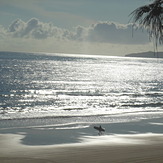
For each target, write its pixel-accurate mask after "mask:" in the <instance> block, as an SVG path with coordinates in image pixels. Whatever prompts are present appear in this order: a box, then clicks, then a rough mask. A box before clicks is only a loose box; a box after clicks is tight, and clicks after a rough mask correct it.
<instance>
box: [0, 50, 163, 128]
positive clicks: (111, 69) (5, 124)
mask: <svg viewBox="0 0 163 163" xmlns="http://www.w3.org/2000/svg"><path fill="white" fill-rule="evenodd" d="M162 117H163V59H160V58H156V59H149V58H133V57H132V58H130V57H111V56H109V57H107V56H90V55H70V54H48V53H16V52H0V128H12V127H13V128H14V127H26V126H27V127H28V126H41V125H56V126H57V125H62V124H71V123H116V122H130V121H139V120H141V119H150V118H162Z"/></svg>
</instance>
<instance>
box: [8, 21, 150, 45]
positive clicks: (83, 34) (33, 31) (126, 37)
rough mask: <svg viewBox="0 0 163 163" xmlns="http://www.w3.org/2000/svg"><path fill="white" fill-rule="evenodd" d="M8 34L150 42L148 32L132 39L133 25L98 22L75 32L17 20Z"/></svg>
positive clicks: (119, 41)
mask: <svg viewBox="0 0 163 163" xmlns="http://www.w3.org/2000/svg"><path fill="white" fill-rule="evenodd" d="M8 33H9V34H11V35H12V36H13V37H20V38H21V37H24V38H35V39H46V38H48V37H53V38H56V39H63V40H64V39H68V40H76V41H89V42H105V43H121V44H142V43H147V42H148V36H147V33H146V32H144V33H143V32H142V31H141V30H137V31H135V35H134V37H132V24H127V25H123V24H118V23H114V22H98V23H96V24H92V25H91V26H89V27H88V28H85V27H82V26H78V27H76V28H75V30H74V31H73V32H72V31H69V30H66V29H61V28H58V27H56V26H54V25H53V24H51V23H43V22H41V21H39V20H38V19H36V18H32V19H30V20H29V21H27V22H24V21H22V20H21V19H17V20H15V21H14V22H13V23H12V24H11V25H10V26H9V28H8Z"/></svg>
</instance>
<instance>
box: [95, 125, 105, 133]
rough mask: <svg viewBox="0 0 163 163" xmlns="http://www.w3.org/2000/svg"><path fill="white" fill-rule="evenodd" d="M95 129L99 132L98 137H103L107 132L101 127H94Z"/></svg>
mask: <svg viewBox="0 0 163 163" xmlns="http://www.w3.org/2000/svg"><path fill="white" fill-rule="evenodd" d="M94 129H96V130H98V131H99V133H98V135H102V133H103V132H105V128H103V127H101V125H100V126H99V127H98V126H94Z"/></svg>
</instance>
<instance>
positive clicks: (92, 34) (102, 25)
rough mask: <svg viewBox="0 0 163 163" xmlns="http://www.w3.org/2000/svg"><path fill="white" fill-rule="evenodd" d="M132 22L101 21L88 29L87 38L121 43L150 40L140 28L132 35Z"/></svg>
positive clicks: (137, 42)
mask: <svg viewBox="0 0 163 163" xmlns="http://www.w3.org/2000/svg"><path fill="white" fill-rule="evenodd" d="M132 31H133V26H132V24H127V25H123V24H118V23H114V22H99V23H96V24H93V25H92V26H91V27H90V28H89V30H88V36H87V39H88V40H89V41H91V42H92V41H95V42H109V43H120V44H142V43H143V44H144V43H147V42H148V36H147V33H146V32H144V33H143V32H142V30H140V29H138V30H137V31H135V35H134V37H132Z"/></svg>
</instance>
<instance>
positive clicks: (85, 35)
mask: <svg viewBox="0 0 163 163" xmlns="http://www.w3.org/2000/svg"><path fill="white" fill-rule="evenodd" d="M148 3H150V1H149V0H0V51H23V52H46V53H73V54H98V55H112V56H113V55H116V56H117V55H125V54H129V53H137V52H145V51H152V50H153V44H152V42H150V41H149V37H148V34H147V32H146V31H142V30H141V29H137V30H134V32H132V29H133V27H132V24H131V23H132V22H130V18H131V17H130V16H129V14H130V13H131V12H132V11H133V10H135V9H136V8H137V7H140V6H142V5H145V4H148ZM132 33H133V34H132ZM160 48H161V47H160Z"/></svg>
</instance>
